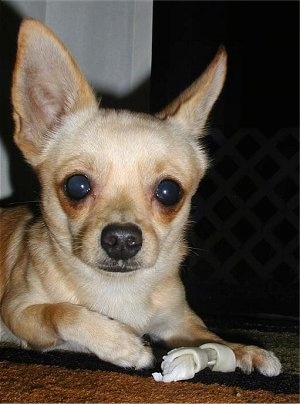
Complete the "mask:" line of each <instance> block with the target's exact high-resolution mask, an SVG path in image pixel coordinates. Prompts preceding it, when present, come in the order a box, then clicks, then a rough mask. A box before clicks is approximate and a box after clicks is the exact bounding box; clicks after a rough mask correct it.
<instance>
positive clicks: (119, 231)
mask: <svg viewBox="0 0 300 404" xmlns="http://www.w3.org/2000/svg"><path fill="white" fill-rule="evenodd" d="M142 244H143V237H142V231H141V229H140V228H139V227H138V226H136V225H135V224H132V223H124V224H122V223H112V224H109V225H107V226H106V227H104V229H103V230H102V234H101V246H102V248H103V249H104V250H105V251H106V253H107V255H108V256H109V257H110V258H113V259H115V260H127V259H129V258H132V257H134V256H135V255H136V254H137V253H138V251H139V250H140V249H141V247H142Z"/></svg>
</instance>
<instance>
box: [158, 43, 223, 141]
mask: <svg viewBox="0 0 300 404" xmlns="http://www.w3.org/2000/svg"><path fill="white" fill-rule="evenodd" d="M226 63H227V54H226V51H225V49H224V48H223V47H220V49H219V51H218V52H217V54H216V56H215V58H214V59H213V61H212V62H211V63H210V65H209V66H208V67H207V69H206V70H205V71H204V73H203V74H202V75H201V76H200V77H199V78H198V79H197V80H196V81H194V83H192V84H191V85H190V87H188V88H187V89H186V90H185V91H183V93H181V94H180V95H179V97H177V98H176V99H175V100H174V101H172V102H171V103H170V104H169V105H168V106H167V107H166V108H164V109H163V110H162V111H161V112H159V113H158V114H156V116H157V117H158V118H160V119H170V120H173V121H174V122H175V123H176V124H177V125H179V126H180V127H182V129H183V130H184V132H185V133H187V134H190V135H194V136H197V137H199V136H201V135H202V132H203V129H204V127H205V123H206V120H207V117H208V115H209V113H210V111H211V109H212V107H213V105H214V103H215V102H216V100H217V98H218V96H219V94H220V92H221V90H222V87H223V84H224V80H225V75H226Z"/></svg>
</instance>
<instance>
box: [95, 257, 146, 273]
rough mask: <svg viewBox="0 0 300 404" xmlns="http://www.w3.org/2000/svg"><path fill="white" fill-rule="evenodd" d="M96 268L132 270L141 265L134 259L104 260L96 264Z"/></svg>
mask: <svg viewBox="0 0 300 404" xmlns="http://www.w3.org/2000/svg"><path fill="white" fill-rule="evenodd" d="M98 268H99V269H100V270H102V271H105V272H113V273H117V272H121V273H126V272H133V271H138V270H139V269H140V268H141V265H140V264H139V263H138V262H136V261H135V260H130V261H125V260H110V259H108V260H105V261H103V262H100V263H99V264H98Z"/></svg>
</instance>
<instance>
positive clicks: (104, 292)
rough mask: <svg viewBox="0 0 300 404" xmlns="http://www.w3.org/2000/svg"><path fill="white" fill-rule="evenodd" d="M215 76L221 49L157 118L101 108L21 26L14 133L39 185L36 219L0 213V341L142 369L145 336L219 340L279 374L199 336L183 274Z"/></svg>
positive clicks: (63, 62)
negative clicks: (90, 354) (202, 138)
mask: <svg viewBox="0 0 300 404" xmlns="http://www.w3.org/2000/svg"><path fill="white" fill-rule="evenodd" d="M225 71H226V53H225V51H224V50H223V49H221V50H220V51H219V52H218V53H217V55H216V57H215V59H214V60H213V61H212V63H211V64H210V66H209V67H208V68H207V70H206V71H205V72H204V74H203V75H202V76H201V77H200V78H199V79H198V80H197V81H196V82H195V83H194V84H192V85H191V87H189V88H188V89H187V90H186V91H185V92H183V94H181V95H180V96H179V97H178V98H177V99H176V100H175V101H174V102H173V103H171V104H170V105H169V106H168V107H167V108H166V109H164V110H163V111H162V112H160V113H159V114H158V115H156V116H149V115H146V114H138V113H131V112H127V111H115V110H104V109H100V110H99V109H98V104H97V101H96V99H95V97H94V95H93V92H92V90H91V88H90V87H89V85H88V84H87V82H86V80H85V78H84V77H83V75H82V74H81V72H80V71H79V69H78V67H77V66H76V64H75V62H74V60H73V59H72V57H71V55H70V54H69V52H68V51H67V49H66V48H65V47H64V45H63V44H62V43H61V41H60V40H59V39H58V38H57V37H56V36H55V35H54V33H53V32H51V31H50V30H49V29H48V28H47V27H45V26H44V25H43V24H41V23H40V22H38V21H35V20H26V21H25V22H23V24H22V26H21V29H20V34H19V42H18V53H17V62H16V67H15V71H14V76H13V91H12V100H13V107H14V119H15V126H16V128H15V135H14V138H15V141H16V143H17V145H18V146H19V148H20V149H21V150H22V152H23V154H24V156H25V158H26V159H27V161H28V162H29V163H30V164H31V165H32V166H33V167H34V168H35V170H36V172H37V175H38V177H39V180H40V183H41V187H42V194H41V212H42V217H40V218H35V217H33V216H32V214H31V213H30V211H29V210H27V209H26V208H15V209H8V210H4V211H2V213H1V248H2V250H1V256H0V264H1V278H0V281H1V284H0V285H1V289H0V298H1V318H2V325H1V336H2V340H3V339H6V340H9V341H12V342H17V343H19V344H21V345H22V346H24V347H34V348H37V349H57V348H67V349H73V350H80V351H88V352H93V353H94V354H95V355H97V356H98V357H99V358H101V359H103V360H106V361H109V362H112V363H114V364H117V365H120V366H125V367H127V366H128V367H135V368H142V367H147V366H151V364H152V361H153V355H152V352H151V349H150V347H149V346H147V345H146V344H145V343H144V342H143V339H142V336H143V335H144V334H149V335H150V336H151V338H152V339H153V340H154V341H155V340H163V341H165V342H166V343H167V344H168V345H169V346H171V347H178V346H193V345H195V346H198V345H200V344H203V343H205V342H218V343H221V344H225V345H228V346H229V347H231V348H232V349H233V350H234V353H235V355H236V358H237V365H238V366H239V367H240V368H241V369H243V370H244V371H245V372H251V371H252V370H253V368H257V369H258V370H259V371H260V372H261V373H263V374H265V375H268V376H274V375H277V374H278V373H279V372H280V362H279V361H278V359H277V358H276V357H275V356H274V355H273V354H272V353H271V352H268V351H265V350H263V349H260V348H258V347H255V346H243V345H240V344H232V343H227V342H224V341H222V340H221V339H220V338H219V337H218V336H216V335H214V334H213V333H211V332H210V331H208V330H207V328H206V327H205V325H204V323H203V322H202V320H201V319H200V318H199V317H198V316H197V315H196V314H195V313H194V312H193V311H192V310H191V309H190V308H189V307H188V305H187V303H186V300H185V292H184V288H183V286H182V284H181V282H180V278H179V265H180V263H181V261H182V259H183V257H184V256H185V254H186V251H187V247H186V244H185V240H184V233H185V228H186V225H187V220H188V215H189V210H190V202H191V197H192V195H193V194H194V192H195V191H196V189H197V186H198V183H199V181H200V179H201V178H202V177H203V175H204V173H205V171H206V168H207V158H206V155H205V152H204V151H203V149H201V147H200V146H199V145H198V138H199V136H201V135H203V129H204V126H205V122H206V119H207V116H208V114H209V112H210V110H211V108H212V106H213V104H214V103H215V101H216V99H217V97H218V95H219V93H220V91H221V89H222V86H223V81H224V77H225Z"/></svg>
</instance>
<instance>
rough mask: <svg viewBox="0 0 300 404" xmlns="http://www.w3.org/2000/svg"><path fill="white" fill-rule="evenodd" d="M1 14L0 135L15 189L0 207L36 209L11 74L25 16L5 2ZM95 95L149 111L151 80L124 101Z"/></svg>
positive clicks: (107, 103) (108, 103)
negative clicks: (16, 135)
mask: <svg viewBox="0 0 300 404" xmlns="http://www.w3.org/2000/svg"><path fill="white" fill-rule="evenodd" d="M0 15H1V25H0V37H1V38H2V39H1V41H0V60H1V70H0V94H1V98H0V110H1V111H2V114H1V117H0V135H1V142H2V144H3V146H4V149H5V151H6V153H7V155H8V158H9V164H10V166H9V176H10V182H11V185H12V190H13V192H12V195H11V196H9V197H8V198H5V199H3V200H2V201H0V206H4V207H7V206H11V205H15V204H19V203H24V202H27V203H28V202H29V205H32V206H36V205H37V203H36V202H38V201H39V193H40V187H39V183H38V180H37V177H36V175H35V173H34V172H33V170H32V168H31V167H30V166H29V165H28V164H27V163H26V162H25V160H24V158H23V156H22V154H21V152H20V151H19V150H18V148H17V147H16V146H15V144H14V141H13V131H14V123H13V119H12V105H11V85H12V72H13V68H14V63H15V58H16V50H17V38H18V31H19V26H20V23H21V21H22V19H23V17H22V16H21V15H19V14H18V13H17V12H16V11H15V10H14V9H13V7H12V6H11V5H8V4H6V3H3V2H1V3H0ZM95 92H96V96H97V97H98V98H99V99H100V98H101V107H103V108H116V109H130V110H131V111H135V112H142V111H143V112H147V111H148V110H149V93H150V78H149V79H146V80H145V81H144V82H142V83H141V84H140V85H139V86H138V87H137V88H136V89H135V90H133V91H132V92H131V93H130V94H128V95H127V96H125V97H122V98H119V97H116V96H113V95H111V94H103V92H102V91H101V89H96V91H95ZM2 175H3V174H2Z"/></svg>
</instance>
